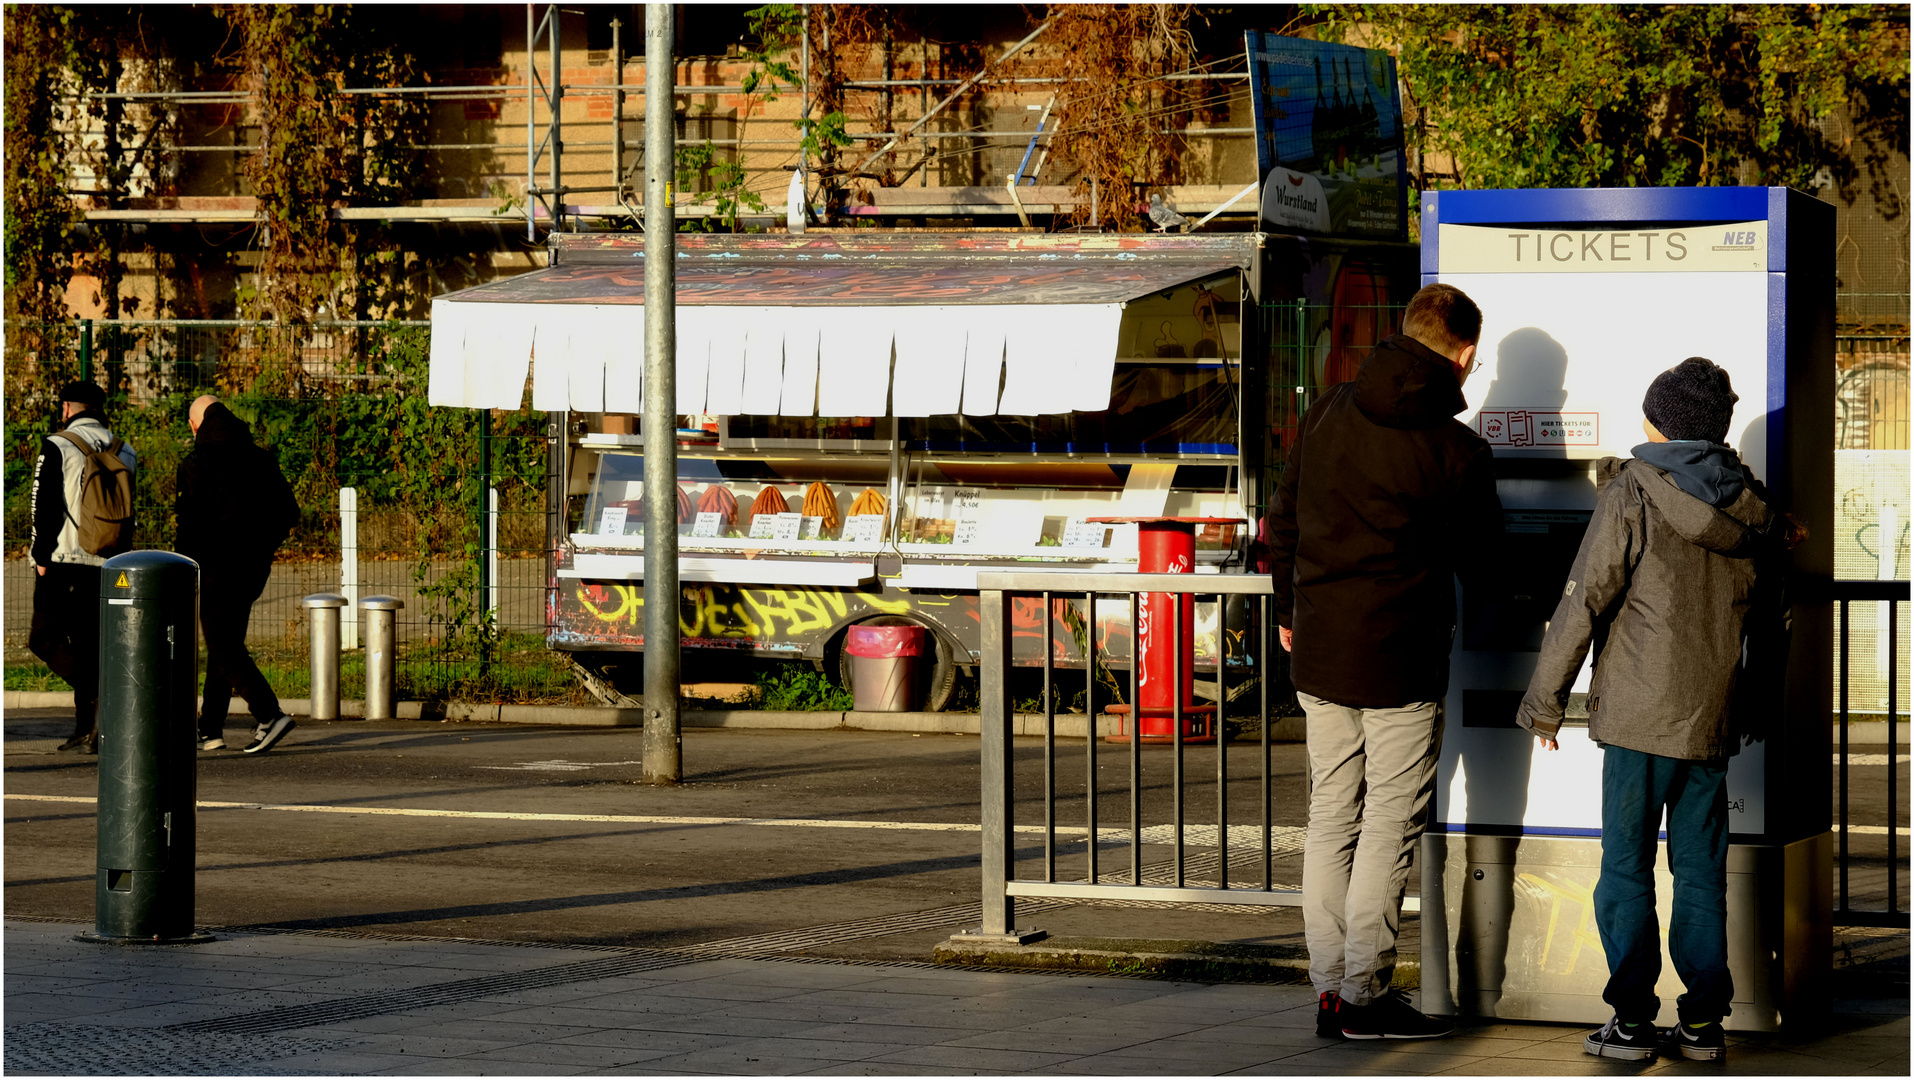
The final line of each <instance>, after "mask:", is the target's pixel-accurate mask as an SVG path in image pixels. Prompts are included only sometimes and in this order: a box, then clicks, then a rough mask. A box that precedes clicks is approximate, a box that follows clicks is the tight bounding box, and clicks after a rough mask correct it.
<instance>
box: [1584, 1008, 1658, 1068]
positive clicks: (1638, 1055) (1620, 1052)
mask: <svg viewBox="0 0 1914 1080" xmlns="http://www.w3.org/2000/svg"><path fill="white" fill-rule="evenodd" d="M1660 1044H1661V1029H1660V1028H1658V1027H1656V1026H1655V1025H1653V1024H1624V1023H1622V1018H1621V1017H1619V1016H1617V1017H1615V1018H1613V1019H1611V1020H1609V1022H1608V1023H1606V1024H1603V1025H1602V1029H1601V1030H1600V1031H1597V1032H1594V1033H1593V1034H1591V1035H1589V1037H1588V1038H1586V1039H1583V1040H1582V1049H1583V1050H1585V1051H1587V1052H1588V1053H1591V1054H1594V1055H1595V1056H1596V1057H1605V1058H1619V1059H1620V1060H1622V1061H1648V1060H1650V1059H1652V1058H1653V1057H1654V1056H1655V1054H1656V1053H1657V1052H1658V1051H1659V1049H1660Z"/></svg>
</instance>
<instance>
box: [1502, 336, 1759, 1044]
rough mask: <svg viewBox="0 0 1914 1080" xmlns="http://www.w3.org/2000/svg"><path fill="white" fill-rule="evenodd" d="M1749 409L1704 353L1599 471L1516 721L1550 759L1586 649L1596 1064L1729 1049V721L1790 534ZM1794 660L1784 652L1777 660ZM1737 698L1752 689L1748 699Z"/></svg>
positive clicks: (1672, 377)
mask: <svg viewBox="0 0 1914 1080" xmlns="http://www.w3.org/2000/svg"><path fill="white" fill-rule="evenodd" d="M1737 400H1739V399H1738V398H1737V396H1736V394H1735V392H1734V389H1733V388H1732V386H1731V385H1730V383H1729V379H1728V373H1727V372H1726V371H1724V370H1722V369H1721V368H1720V367H1717V366H1716V365H1715V364H1713V363H1711V362H1710V361H1708V360H1705V359H1703V358H1701V357H1698V356H1695V357H1690V358H1688V359H1687V360H1684V361H1682V362H1681V363H1680V364H1678V365H1676V366H1675V367H1673V368H1670V369H1669V370H1667V371H1665V372H1663V373H1662V374H1661V375H1660V376H1658V377H1657V378H1656V379H1655V381H1654V382H1653V383H1651V384H1650V385H1649V388H1648V394H1647V396H1646V397H1645V398H1644V399H1643V400H1642V412H1643V413H1644V414H1645V415H1646V419H1645V420H1644V421H1643V422H1642V428H1643V430H1644V431H1646V432H1647V434H1648V442H1646V443H1643V444H1642V445H1640V446H1637V447H1635V448H1634V455H1635V456H1634V457H1633V458H1630V459H1628V460H1625V461H1618V460H1616V459H1614V458H1605V459H1603V460H1602V461H1600V462H1599V463H1598V464H1597V467H1596V472H1597V478H1598V482H1599V487H1600V492H1599V495H1598V496H1597V498H1596V503H1595V512H1594V516H1593V518H1592V519H1591V520H1590V521H1589V527H1588V532H1587V533H1586V534H1585V535H1584V536H1583V538H1582V546H1581V550H1580V551H1579V552H1577V553H1576V556H1575V563H1574V566H1573V568H1572V569H1571V570H1570V571H1569V580H1568V582H1567V583H1566V585H1564V587H1563V591H1562V598H1561V600H1560V601H1559V602H1558V603H1557V604H1556V608H1555V615H1554V618H1553V619H1551V620H1550V622H1549V626H1548V632H1547V634H1546V635H1545V636H1544V638H1543V641H1542V649H1541V654H1540V656H1539V657H1538V659H1537V664H1536V669H1535V676H1534V678H1533V679H1532V680H1531V681H1530V682H1529V689H1528V693H1527V694H1526V695H1525V696H1524V697H1523V699H1522V705H1521V710H1520V712H1519V713H1518V715H1517V719H1518V722H1519V723H1520V724H1521V725H1522V726H1523V727H1525V728H1527V729H1528V730H1529V731H1531V732H1533V733H1534V734H1535V735H1536V737H1538V738H1539V739H1541V740H1542V745H1543V747H1544V748H1546V749H1549V750H1554V749H1556V747H1557V743H1556V737H1557V733H1558V732H1559V731H1560V730H1561V726H1562V717H1563V711H1564V708H1565V706H1566V705H1567V702H1568V696H1569V689H1570V687H1571V685H1572V684H1573V683H1574V681H1575V676H1576V674H1577V673H1578V672H1579V671H1580V670H1581V667H1582V660H1583V658H1584V657H1586V656H1587V654H1588V650H1589V647H1590V645H1591V643H1593V644H1594V646H1595V649H1596V654H1595V671H1594V677H1593V680H1592V681H1591V683H1590V685H1589V693H1588V717H1589V720H1588V729H1589V737H1590V738H1592V739H1594V740H1595V741H1596V742H1597V743H1598V744H1600V745H1601V746H1602V750H1603V756H1602V870H1601V878H1600V880H1599V882H1598V883H1597V884H1596V886H1595V922H1596V927H1597V929H1598V930H1599V931H1600V933H1601V939H1602V951H1603V952H1604V953H1605V954H1606V955H1607V958H1608V970H1609V980H1608V985H1607V988H1606V989H1605V990H1604V991H1603V993H1602V998H1603V1000H1604V1001H1606V1002H1608V1003H1609V1004H1610V1005H1611V1006H1613V1007H1614V1009H1615V1016H1614V1019H1612V1020H1610V1021H1609V1022H1608V1024H1607V1025H1606V1026H1604V1027H1603V1028H1602V1029H1601V1030H1599V1031H1597V1032H1595V1033H1594V1034H1591V1035H1590V1036H1589V1037H1588V1038H1587V1040H1586V1041H1585V1042H1584V1044H1583V1047H1584V1049H1586V1050H1587V1051H1588V1052H1589V1053H1591V1054H1594V1055H1597V1056H1599V1057H1612V1058H1621V1059H1624V1060H1648V1059H1651V1058H1653V1057H1655V1056H1656V1054H1657V1053H1658V1052H1664V1051H1665V1052H1667V1053H1669V1054H1671V1055H1674V1054H1677V1053H1678V1054H1679V1055H1680V1056H1682V1057H1686V1058H1689V1059H1691V1060H1696V1061H1709V1060H1717V1059H1720V1058H1721V1057H1722V1056H1723V1055H1724V1052H1725V1051H1724V1044H1723V1037H1722V1029H1721V1019H1722V1017H1723V1016H1726V1015H1727V1013H1728V1007H1729V1000H1730V998H1731V997H1732V996H1733V989H1734V987H1733V982H1732V980H1731V979H1730V977H1729V974H1728V941H1727V861H1728V805H1727V789H1726V781H1727V775H1728V755H1729V754H1730V753H1731V752H1732V750H1733V745H1732V739H1731V737H1730V733H1729V724H1728V721H1729V714H1730V712H1731V711H1732V709H1731V706H1732V704H1733V701H1734V699H1735V697H1736V689H1737V686H1736V684H1737V677H1738V676H1739V675H1740V674H1741V669H1742V667H1743V664H1744V649H1743V645H1744V640H1745V639H1747V638H1749V636H1750V635H1751V634H1753V635H1756V636H1757V637H1763V638H1764V640H1766V641H1767V642H1768V643H1770V644H1771V643H1772V639H1773V635H1772V634H1770V633H1769V631H1775V632H1779V630H1780V627H1779V626H1778V625H1777V623H1778V622H1780V621H1784V620H1785V616H1783V615H1782V614H1781V613H1782V612H1783V611H1785V609H1784V608H1783V607H1782V606H1781V605H1780V603H1779V585H1780V575H1779V574H1778V573H1777V572H1776V568H1775V567H1774V566H1773V565H1772V561H1771V560H1772V558H1773V556H1774V555H1775V554H1776V553H1778V552H1780V551H1781V550H1783V549H1782V546H1781V538H1782V537H1784V536H1785V535H1786V534H1787V532H1788V528H1787V526H1786V525H1785V524H1781V523H1778V519H1777V516H1776V514H1775V512H1774V511H1773V510H1772V509H1771V508H1770V507H1769V506H1768V504H1767V501H1766V499H1765V492H1764V491H1763V489H1762V487H1761V485H1760V483H1759V482H1758V481H1757V480H1756V479H1755V477H1754V475H1753V473H1751V472H1750V471H1749V470H1748V468H1747V467H1746V466H1744V465H1743V464H1742V463H1741V461H1740V459H1739V458H1738V457H1737V456H1736V454H1735V451H1734V450H1732V449H1731V448H1729V447H1728V446H1727V445H1725V444H1726V441H1727V437H1728V425H1729V421H1730V419H1731V417H1732V415H1733V412H1734V405H1735V402H1736V401H1737ZM1783 655H1784V656H1785V653H1784V654H1783ZM1744 689H1745V688H1744ZM1664 810H1665V811H1666V813H1667V833H1668V868H1669V872H1670V873H1671V874H1672V875H1673V876H1674V911H1673V912H1672V913H1671V915H1670V918H1669V922H1668V926H1669V952H1670V955H1671V956H1672V957H1673V959H1674V962H1675V969H1676V971H1677V972H1679V973H1680V975H1681V980H1682V984H1683V985H1684V986H1685V987H1686V988H1687V993H1685V994H1683V995H1682V996H1681V997H1680V999H1679V1000H1678V1001H1677V1008H1678V1011H1679V1016H1680V1022H1679V1023H1677V1024H1676V1025H1675V1027H1673V1028H1671V1029H1669V1031H1667V1032H1666V1033H1663V1032H1661V1031H1659V1030H1658V1029H1657V1028H1656V1027H1655V1023H1654V1022H1655V1017H1656V1014H1657V1013H1659V1012H1660V1010H1661V1002H1660V1000H1659V999H1658V998H1657V997H1656V995H1655V983H1656V981H1657V980H1658V979H1659V978H1660V976H1661V940H1660V933H1659V929H1658V928H1659V920H1658V919H1657V918H1656V914H1655V879H1654V866H1655V844H1656V836H1657V834H1658V833H1659V832H1660V831H1661V828H1662V816H1663V812H1664Z"/></svg>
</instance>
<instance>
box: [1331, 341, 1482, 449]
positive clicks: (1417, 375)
mask: <svg viewBox="0 0 1914 1080" xmlns="http://www.w3.org/2000/svg"><path fill="white" fill-rule="evenodd" d="M1468 407H1469V403H1468V401H1467V400H1465V399H1464V398H1463V396H1462V384H1461V383H1460V382H1458V381H1456V376H1455V365H1454V364H1453V363H1450V361H1449V359H1448V357H1446V356H1443V355H1442V354H1441V353H1438V352H1436V351H1435V350H1434V349H1431V348H1429V347H1428V346H1427V345H1424V344H1423V343H1422V342H1420V341H1417V340H1416V339H1415V338H1412V337H1409V336H1408V335H1406V334H1392V335H1390V336H1389V337H1386V338H1384V339H1383V340H1382V342H1381V343H1380V344H1378V345H1377V346H1376V347H1375V348H1374V349H1373V350H1371V351H1370V353H1369V356H1368V358H1367V359H1365V360H1364V361H1363V362H1362V367H1361V368H1359V369H1358V370H1357V371H1356V408H1358V409H1360V410H1362V414H1363V415H1364V416H1366V417H1368V418H1369V420H1370V421H1371V422H1373V423H1376V424H1380V425H1381V426H1383V427H1391V428H1429V427H1437V426H1440V425H1441V424H1443V423H1445V422H1446V421H1448V420H1450V419H1451V418H1453V417H1454V416H1456V415H1457V414H1458V413H1460V412H1462V411H1463V410H1464V409H1466V408H1468Z"/></svg>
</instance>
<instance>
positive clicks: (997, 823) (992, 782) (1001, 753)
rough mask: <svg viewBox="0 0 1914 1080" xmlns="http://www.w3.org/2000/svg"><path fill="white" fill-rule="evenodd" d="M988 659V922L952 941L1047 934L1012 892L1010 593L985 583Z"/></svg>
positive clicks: (981, 611) (982, 674)
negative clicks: (1026, 916) (1025, 921)
mask: <svg viewBox="0 0 1914 1080" xmlns="http://www.w3.org/2000/svg"><path fill="white" fill-rule="evenodd" d="M977 613H978V616H979V620H980V627H979V629H980V633H981V647H982V652H983V663H982V664H980V665H978V675H979V679H980V683H981V685H980V687H979V691H980V695H979V696H980V697H981V698H982V700H981V702H980V704H981V705H982V708H981V709H980V710H979V716H978V727H979V734H981V735H982V740H981V741H982V743H983V750H982V760H981V762H980V764H981V765H982V766H983V768H982V772H983V784H982V795H983V808H982V814H981V815H980V817H979V820H978V824H979V825H980V826H981V827H982V832H983V897H982V898H983V904H982V908H983V925H982V926H980V927H979V928H978V929H977V930H976V931H975V932H964V933H959V934H957V935H955V936H954V937H952V938H951V940H952V941H953V942H964V943H966V944H972V945H975V944H985V945H1026V944H1029V943H1030V942H1032V941H1037V940H1040V939H1042V938H1043V937H1045V936H1046V935H1045V933H1044V932H1043V931H1042V930H1019V929H1017V928H1016V927H1017V900H1016V897H1013V896H1011V895H1010V879H1011V878H1012V877H1013V876H1014V873H1015V868H1016V862H1015V860H1016V828H1015V824H1014V822H1013V821H1012V809H1011V800H1012V792H1013V791H1014V790H1015V785H1014V784H1013V782H1012V779H1013V772H1012V758H1011V754H1010V725H1011V722H1012V721H1013V720H1014V719H1015V717H1014V714H1013V713H1012V712H1011V706H1010V677H1009V676H1010V594H1009V593H1007V592H1004V591H1002V590H1000V589H984V590H981V591H980V592H979V593H978V594H977Z"/></svg>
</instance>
